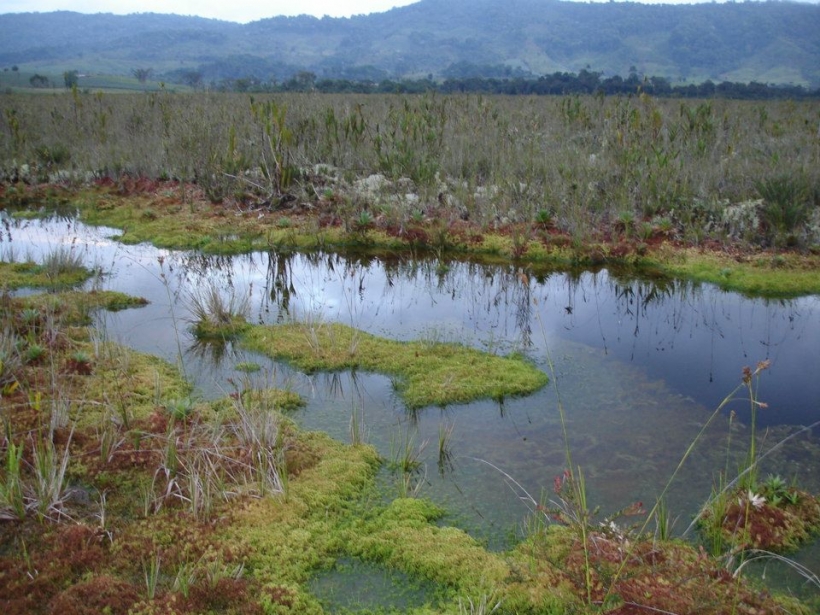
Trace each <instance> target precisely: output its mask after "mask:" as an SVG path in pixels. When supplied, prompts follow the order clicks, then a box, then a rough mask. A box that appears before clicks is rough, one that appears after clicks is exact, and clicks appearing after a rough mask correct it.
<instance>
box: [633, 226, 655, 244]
mask: <svg viewBox="0 0 820 615" xmlns="http://www.w3.org/2000/svg"><path fill="white" fill-rule="evenodd" d="M637 232H638V239H640V240H641V241H649V240H650V239H652V235H654V234H655V227H654V226H652V223H651V222H641V223H640V224H639V225H638V229H637Z"/></svg>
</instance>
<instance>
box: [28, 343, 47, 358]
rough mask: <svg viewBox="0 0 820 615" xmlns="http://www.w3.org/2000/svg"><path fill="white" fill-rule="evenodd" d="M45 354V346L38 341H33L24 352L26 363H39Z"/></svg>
mask: <svg viewBox="0 0 820 615" xmlns="http://www.w3.org/2000/svg"><path fill="white" fill-rule="evenodd" d="M45 354H46V348H45V346H43V345H42V344H39V343H37V342H32V343H30V344H29V345H28V346H27V347H26V350H25V352H24V353H23V360H24V361H25V362H26V363H37V362H38V361H40V360H41V359H42V358H43V357H44V356H45Z"/></svg>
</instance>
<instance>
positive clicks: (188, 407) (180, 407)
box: [163, 397, 196, 421]
mask: <svg viewBox="0 0 820 615" xmlns="http://www.w3.org/2000/svg"><path fill="white" fill-rule="evenodd" d="M163 405H164V407H165V411H166V412H167V413H168V414H169V415H170V416H171V418H172V419H174V420H175V421H184V420H185V419H187V418H188V417H189V416H191V414H192V413H193V412H194V408H195V406H196V402H195V401H194V400H193V399H192V398H190V397H181V398H178V399H169V400H166V402H165V403H164V404H163Z"/></svg>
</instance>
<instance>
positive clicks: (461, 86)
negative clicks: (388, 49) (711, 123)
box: [211, 70, 820, 100]
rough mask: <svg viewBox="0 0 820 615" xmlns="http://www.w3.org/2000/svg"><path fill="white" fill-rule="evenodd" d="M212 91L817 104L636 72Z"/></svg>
mask: <svg viewBox="0 0 820 615" xmlns="http://www.w3.org/2000/svg"><path fill="white" fill-rule="evenodd" d="M211 88H212V89H216V90H222V91H243V92H324V93H345V92H349V93H360V94H378V93H399V94H416V93H424V92H439V93H442V94H452V93H472V94H505V95H538V96H545V95H567V94H599V95H617V94H636V93H638V92H646V93H648V94H651V95H653V96H661V97H672V98H714V97H719V98H731V99H748V100H766V99H783V98H790V99H808V98H811V99H817V98H820V88H818V89H816V90H812V89H808V88H805V87H803V86H800V85H777V84H766V83H759V82H755V81H752V82H750V83H740V82H732V81H723V82H720V83H715V82H713V81H710V80H707V81H704V82H702V83H699V84H694V83H687V84H676V85H673V84H671V83H670V82H669V80H668V79H666V78H664V77H641V76H639V75H637V73H635V72H630V74H629V76H628V77H626V78H623V77H621V76H619V75H615V76H611V77H606V78H604V77H603V75H602V73H598V72H594V71H589V70H582V71H580V72H578V73H568V72H556V73H552V74H551V75H543V76H540V77H521V76H517V77H511V78H498V77H478V76H472V77H448V78H446V79H444V80H443V81H436V80H434V79H432V77H431V76H428V77H427V78H424V79H398V80H396V79H383V80H381V81H357V80H352V79H329V78H322V79H320V78H317V76H316V75H315V74H314V73H312V72H308V71H300V72H298V73H296V74H294V75H293V76H292V77H290V78H289V79H287V80H285V81H282V82H281V83H277V82H276V81H275V80H271V81H263V80H260V79H257V78H253V77H246V78H240V79H225V80H222V81H220V82H218V83H217V82H213V83H211Z"/></svg>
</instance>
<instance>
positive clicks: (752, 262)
mask: <svg viewBox="0 0 820 615" xmlns="http://www.w3.org/2000/svg"><path fill="white" fill-rule="evenodd" d="M647 264H649V265H650V266H655V267H657V268H659V269H660V271H661V272H662V273H664V274H666V275H670V276H674V277H681V278H687V279H690V280H695V281H700V282H709V283H711V284H715V285H716V286H718V287H720V288H721V289H723V290H730V291H736V292H739V293H742V294H744V295H747V296H762V297H796V296H800V295H807V294H820V269H818V268H817V261H816V259H815V258H811V257H807V256H804V255H800V254H793V253H785V254H768V253H766V254H760V255H752V256H747V257H742V258H732V257H730V256H724V255H718V254H714V253H705V252H698V251H695V250H676V251H674V252H671V253H670V252H662V253H655V254H653V255H652V256H650V257H649V258H648V259H647Z"/></svg>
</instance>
